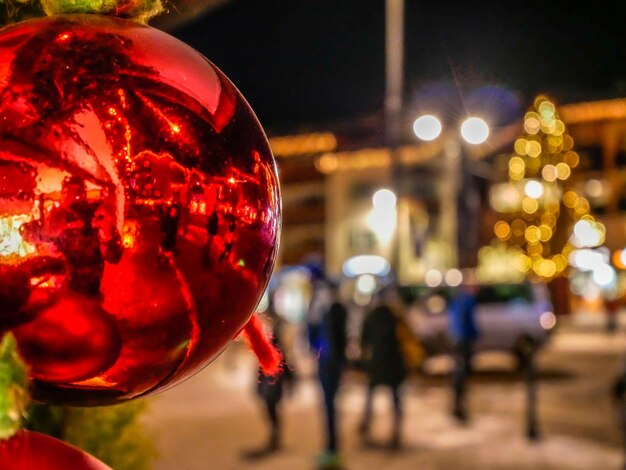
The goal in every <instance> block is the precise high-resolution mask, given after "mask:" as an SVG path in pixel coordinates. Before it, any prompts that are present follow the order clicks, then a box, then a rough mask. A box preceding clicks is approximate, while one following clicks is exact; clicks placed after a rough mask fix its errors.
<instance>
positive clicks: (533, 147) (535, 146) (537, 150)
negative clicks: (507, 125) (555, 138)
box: [526, 140, 541, 158]
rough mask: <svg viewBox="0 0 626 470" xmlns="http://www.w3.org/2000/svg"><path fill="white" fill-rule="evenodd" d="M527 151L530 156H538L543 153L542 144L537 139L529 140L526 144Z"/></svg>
mask: <svg viewBox="0 0 626 470" xmlns="http://www.w3.org/2000/svg"><path fill="white" fill-rule="evenodd" d="M526 153H528V156H529V157H533V158H537V157H538V156H539V155H541V144H540V143H539V142H537V141H536V140H531V141H529V142H528V145H527V146H526Z"/></svg>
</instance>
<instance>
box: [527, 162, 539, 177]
mask: <svg viewBox="0 0 626 470" xmlns="http://www.w3.org/2000/svg"><path fill="white" fill-rule="evenodd" d="M526 168H527V173H531V174H533V175H534V174H535V173H537V172H538V171H539V168H541V159H540V158H531V159H529V160H528V162H527V163H526Z"/></svg>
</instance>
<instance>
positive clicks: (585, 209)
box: [575, 197, 590, 215]
mask: <svg viewBox="0 0 626 470" xmlns="http://www.w3.org/2000/svg"><path fill="white" fill-rule="evenodd" d="M589 209H590V206H589V201H587V199H585V198H584V197H579V198H578V203H577V204H576V209H575V211H576V214H578V215H583V214H588V213H589Z"/></svg>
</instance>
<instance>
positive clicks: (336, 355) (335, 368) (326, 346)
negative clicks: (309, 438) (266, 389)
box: [308, 279, 348, 470]
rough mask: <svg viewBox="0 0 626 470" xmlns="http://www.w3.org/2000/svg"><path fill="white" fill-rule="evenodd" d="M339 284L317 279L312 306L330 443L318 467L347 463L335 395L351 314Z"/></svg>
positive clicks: (312, 343) (310, 321)
mask: <svg viewBox="0 0 626 470" xmlns="http://www.w3.org/2000/svg"><path fill="white" fill-rule="evenodd" d="M338 289H339V284H338V283H337V282H335V281H332V280H330V279H320V280H316V281H315V283H314V287H313V297H312V300H311V305H310V307H309V315H308V336H309V344H310V346H311V349H312V352H313V354H314V355H315V357H316V358H317V366H318V378H319V382H320V385H321V389H322V395H323V398H324V400H323V401H324V415H325V421H326V427H325V430H326V436H325V437H326V443H325V448H324V452H323V453H322V454H320V455H319V456H318V462H317V468H318V469H324V470H330V469H339V468H342V467H343V463H342V459H341V455H340V452H339V450H340V447H339V436H338V429H337V427H338V426H337V413H336V406H335V396H336V395H337V391H338V389H339V385H340V382H341V376H342V374H343V371H344V368H345V366H346V362H347V361H346V344H347V332H346V328H347V316H348V311H347V309H346V307H345V306H344V305H343V304H342V303H341V302H340V301H339V298H338Z"/></svg>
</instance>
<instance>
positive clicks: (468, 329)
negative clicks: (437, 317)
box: [448, 279, 478, 422]
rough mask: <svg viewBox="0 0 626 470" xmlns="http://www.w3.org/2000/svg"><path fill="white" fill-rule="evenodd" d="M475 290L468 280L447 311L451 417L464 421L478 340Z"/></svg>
mask: <svg viewBox="0 0 626 470" xmlns="http://www.w3.org/2000/svg"><path fill="white" fill-rule="evenodd" d="M477 290H478V286H477V285H476V283H475V282H474V281H473V280H471V279H467V280H466V281H465V282H464V283H463V284H462V285H461V286H460V287H459V290H458V292H457V294H456V295H455V296H454V297H453V298H452V301H451V303H450V306H449V308H448V315H449V334H450V339H451V340H452V346H453V355H454V370H453V372H452V391H453V404H452V415H453V416H454V417H455V418H457V419H458V420H459V421H463V422H464V421H467V418H468V417H467V403H466V392H467V380H468V379H469V376H470V374H471V372H472V356H473V354H474V344H475V342H476V340H477V339H478V328H477V326H476V293H477Z"/></svg>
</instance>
